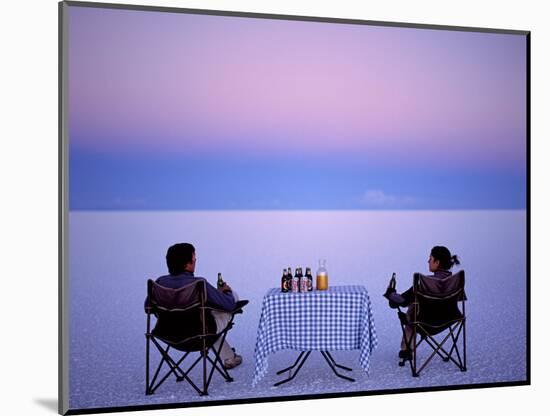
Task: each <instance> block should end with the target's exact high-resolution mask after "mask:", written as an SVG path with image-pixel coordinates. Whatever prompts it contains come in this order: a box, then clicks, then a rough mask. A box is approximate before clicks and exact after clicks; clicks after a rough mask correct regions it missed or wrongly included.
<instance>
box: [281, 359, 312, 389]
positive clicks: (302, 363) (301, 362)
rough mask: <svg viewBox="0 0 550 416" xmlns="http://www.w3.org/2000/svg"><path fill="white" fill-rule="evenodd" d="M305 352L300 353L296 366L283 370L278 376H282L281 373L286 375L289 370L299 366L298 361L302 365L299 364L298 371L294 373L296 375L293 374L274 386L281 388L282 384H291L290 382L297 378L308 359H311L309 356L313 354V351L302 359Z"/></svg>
mask: <svg viewBox="0 0 550 416" xmlns="http://www.w3.org/2000/svg"><path fill="white" fill-rule="evenodd" d="M304 353H305V351H302V352H301V353H300V355H299V356H298V359H297V360H296V362H295V363H294V364H292V365H291V366H290V367H288V368H285V369H284V370H281V371H279V372H277V374H281V373H284V372H285V371H288V370H291V369H292V368H294V367H295V366H296V365H297V364H298V361H300V359H301V361H300V363H299V364H298V368H297V369H296V371H295V372H294V374H292V375H291V376H290V377H288V378H285V379H284V380H281V381H279V382H277V383H275V384H274V385H273V386H274V387H276V386H280V385H281V384H283V383H287V382H289V381H290V380H292V379H293V378H294V377H296V374H298V372H299V371H300V369H301V368H302V366H303V365H304V363H305V362H306V360H307V358H308V357H309V354H311V351H308V352H307V353H305V354H306V355H305V357H304V358H303V359H302V356H303V355H304Z"/></svg>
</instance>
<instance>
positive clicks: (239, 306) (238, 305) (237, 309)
mask: <svg viewBox="0 0 550 416" xmlns="http://www.w3.org/2000/svg"><path fill="white" fill-rule="evenodd" d="M248 302H249V301H248V300H239V301H238V302H235V308H233V310H231V311H226V310H225V309H220V308H213V307H212V306H205V307H204V309H207V310H210V311H219V312H225V313H230V314H233V315H235V314H237V313H243V309H242V308H243V307H244V306H245V305H247V304H248Z"/></svg>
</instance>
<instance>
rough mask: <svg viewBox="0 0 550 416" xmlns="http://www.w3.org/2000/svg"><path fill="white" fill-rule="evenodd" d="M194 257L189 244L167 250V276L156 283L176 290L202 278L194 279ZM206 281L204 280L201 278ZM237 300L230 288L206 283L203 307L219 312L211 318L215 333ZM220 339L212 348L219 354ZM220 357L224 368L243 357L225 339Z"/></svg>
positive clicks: (229, 366) (213, 313)
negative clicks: (204, 304)
mask: <svg viewBox="0 0 550 416" xmlns="http://www.w3.org/2000/svg"><path fill="white" fill-rule="evenodd" d="M196 263H197V256H196V254H195V247H193V245H192V244H189V243H178V244H174V245H173V246H171V247H169V248H168V251H167V252H166V264H167V266H168V273H169V274H168V275H165V276H160V277H159V278H158V279H157V280H156V282H157V283H158V284H159V285H161V286H164V287H167V288H171V289H179V288H180V287H183V286H185V285H187V284H189V283H192V282H193V281H194V280H196V279H204V278H202V277H196V276H195V274H194V273H195V266H196ZM204 280H206V279H204ZM238 300H239V297H238V295H237V293H236V292H235V291H234V290H233V289H231V287H230V286H229V285H228V284H227V283H224V285H223V286H222V287H220V288H218V289H216V288H215V287H213V286H212V285H211V284H210V283H208V282H206V305H207V306H211V307H213V308H216V309H220V310H213V311H212V317H213V318H214V320H215V321H216V328H217V331H218V332H220V331H222V330H223V329H225V328H226V327H227V325H228V324H229V321H230V320H231V316H232V314H231V313H229V312H230V311H233V310H234V309H235V305H236V302H237V301H238ZM225 311H227V312H225ZM220 342H221V338H219V339H218V340H217V341H216V342H215V343H214V348H215V349H216V350H217V351H218V350H219V348H220ZM220 358H221V359H222V362H223V364H224V366H225V368H226V369H231V368H234V367H237V366H238V365H240V364H241V363H242V361H243V359H242V357H241V356H240V355H238V354H237V353H236V352H235V349H234V348H232V347H231V346H230V345H229V343H228V342H227V338H226V340H225V341H224V342H223V344H222V345H221V350H220Z"/></svg>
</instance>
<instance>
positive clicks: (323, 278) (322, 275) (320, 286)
mask: <svg viewBox="0 0 550 416" xmlns="http://www.w3.org/2000/svg"><path fill="white" fill-rule="evenodd" d="M326 263H327V261H326V260H319V268H318V269H317V287H316V289H317V290H327V289H328V273H327V268H326Z"/></svg>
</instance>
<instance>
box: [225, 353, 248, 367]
mask: <svg viewBox="0 0 550 416" xmlns="http://www.w3.org/2000/svg"><path fill="white" fill-rule="evenodd" d="M242 362H243V357H241V356H240V355H239V354H235V355H233V358H228V359H227V360H225V361H224V362H223V366H224V367H225V369H226V370H231V369H232V368H235V367H237V366H238V365H240V364H241V363H242Z"/></svg>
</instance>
